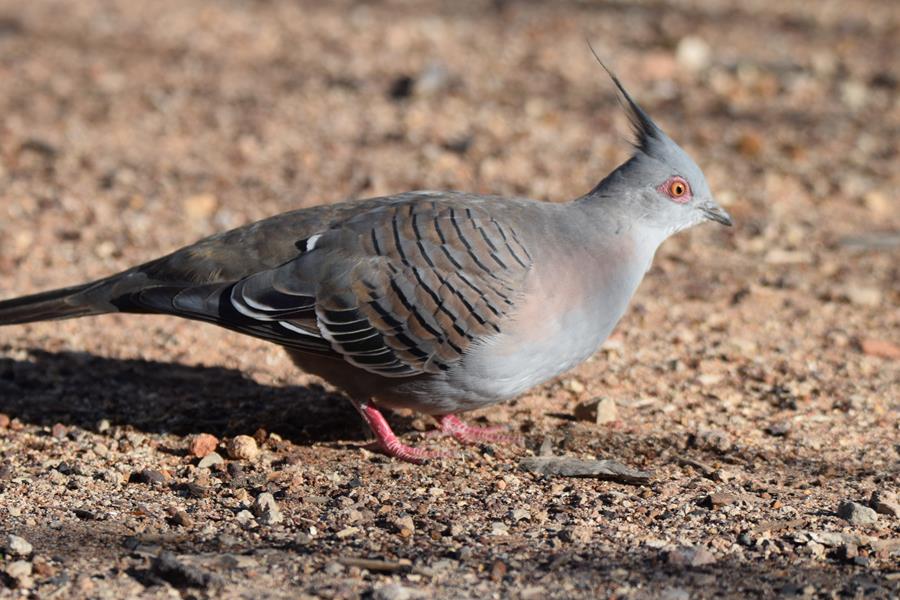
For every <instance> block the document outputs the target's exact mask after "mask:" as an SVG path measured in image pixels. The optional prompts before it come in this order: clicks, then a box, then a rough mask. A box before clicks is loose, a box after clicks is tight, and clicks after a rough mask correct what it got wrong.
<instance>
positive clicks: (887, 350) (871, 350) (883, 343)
mask: <svg viewBox="0 0 900 600" xmlns="http://www.w3.org/2000/svg"><path fill="white" fill-rule="evenodd" d="M859 345H860V347H861V348H862V351H863V352H864V353H865V354H868V355H869V356H877V357H879V358H889V359H892V360H900V346H898V345H897V344H894V343H892V342H889V341H887V340H876V339H871V338H870V339H866V340H862V341H861V342H860V344H859Z"/></svg>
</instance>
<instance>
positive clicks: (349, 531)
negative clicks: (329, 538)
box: [334, 526, 360, 540]
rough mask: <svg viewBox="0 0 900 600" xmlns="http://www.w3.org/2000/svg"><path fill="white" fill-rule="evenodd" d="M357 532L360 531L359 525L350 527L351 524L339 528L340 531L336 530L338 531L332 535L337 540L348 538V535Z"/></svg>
mask: <svg viewBox="0 0 900 600" xmlns="http://www.w3.org/2000/svg"><path fill="white" fill-rule="evenodd" d="M359 532H360V529H359V527H352V526H351V527H345V528H343V529H341V530H340V531H338V532H337V533H336V534H334V535H335V537H337V538H338V539H339V540H342V539H344V538H348V537H351V536H354V535H356V534H357V533H359Z"/></svg>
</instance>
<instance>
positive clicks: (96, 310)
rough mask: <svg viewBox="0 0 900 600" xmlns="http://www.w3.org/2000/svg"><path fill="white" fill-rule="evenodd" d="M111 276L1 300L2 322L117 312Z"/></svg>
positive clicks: (9, 322) (12, 323) (0, 323)
mask: <svg viewBox="0 0 900 600" xmlns="http://www.w3.org/2000/svg"><path fill="white" fill-rule="evenodd" d="M109 283H110V280H109V279H104V280H100V281H94V282H91V283H85V284H82V285H76V286H73V287H67V288H60V289H58V290H50V291H49V292H41V293H39V294H33V295H31V296H22V297H21V298H11V299H9V300H2V301H0V325H15V324H17V323H31V322H34V321H50V320H55V319H71V318H74V317H85V316H88V315H102V314H105V313H110V312H117V311H118V308H117V307H116V306H115V305H113V304H112V303H111V302H110V294H109Z"/></svg>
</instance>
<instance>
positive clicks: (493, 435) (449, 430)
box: [437, 415, 520, 444]
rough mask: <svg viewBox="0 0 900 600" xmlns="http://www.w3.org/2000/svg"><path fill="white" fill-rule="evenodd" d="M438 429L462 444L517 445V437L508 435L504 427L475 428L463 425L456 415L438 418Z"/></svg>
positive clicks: (511, 434)
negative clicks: (499, 443) (503, 443)
mask: <svg viewBox="0 0 900 600" xmlns="http://www.w3.org/2000/svg"><path fill="white" fill-rule="evenodd" d="M437 421H438V427H439V428H440V430H441V432H442V433H444V434H445V435H452V436H453V437H454V438H455V439H456V440H458V441H460V442H462V443H468V444H473V443H478V442H506V443H517V442H519V441H520V439H519V436H517V435H515V434H513V433H509V431H508V430H507V429H506V427H503V426H494V427H475V426H473V425H469V424H467V423H465V422H464V421H463V420H462V419H460V418H459V417H457V416H456V415H442V416H440V417H438V419H437Z"/></svg>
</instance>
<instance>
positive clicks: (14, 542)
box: [4, 534, 34, 556]
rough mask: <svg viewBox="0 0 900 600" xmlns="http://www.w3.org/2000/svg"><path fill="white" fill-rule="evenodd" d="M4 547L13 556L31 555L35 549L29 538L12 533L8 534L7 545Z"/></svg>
mask: <svg viewBox="0 0 900 600" xmlns="http://www.w3.org/2000/svg"><path fill="white" fill-rule="evenodd" d="M4 547H5V548H6V552H7V554H11V555H12V556H30V555H31V553H32V551H33V550H34V548H33V547H32V546H31V544H30V543H28V540H26V539H25V538H23V537H19V536H17V535H12V534H10V535H8V536H6V545H5V546H4Z"/></svg>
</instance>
